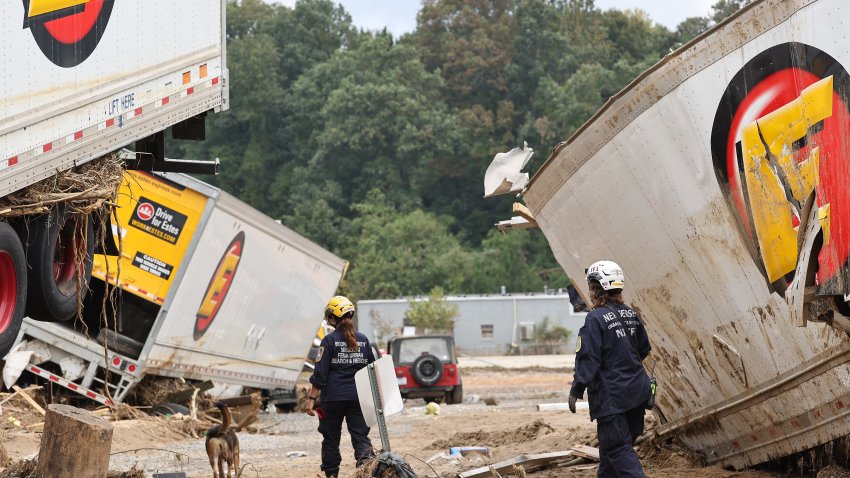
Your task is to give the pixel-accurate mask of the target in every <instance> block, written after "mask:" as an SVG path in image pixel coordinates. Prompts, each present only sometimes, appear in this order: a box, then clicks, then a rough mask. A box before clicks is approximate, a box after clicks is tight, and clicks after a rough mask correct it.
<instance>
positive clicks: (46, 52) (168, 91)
mask: <svg viewBox="0 0 850 478" xmlns="http://www.w3.org/2000/svg"><path fill="white" fill-rule="evenodd" d="M225 10H226V2H225V0H180V1H173V0H145V1H142V0H122V1H120V2H119V1H115V0H24V1H23V2H21V1H10V2H2V4H0V22H2V28H0V44H2V45H3V55H2V58H3V60H2V61H3V66H2V68H0V199H2V198H4V197H5V196H7V195H9V194H12V193H15V192H18V191H20V190H22V189H24V188H26V187H28V186H31V185H33V184H34V183H36V182H39V181H42V180H45V179H48V178H50V177H51V176H54V175H56V174H57V173H58V172H61V171H65V170H68V169H70V168H72V167H75V166H79V165H82V164H84V163H87V162H89V161H91V160H93V159H96V158H99V157H102V156H104V155H106V154H109V153H112V152H115V151H118V150H119V149H121V148H122V147H124V146H127V145H131V146H132V145H135V148H134V149H135V151H136V152H137V155H135V156H134V158H133V159H132V160H131V161H129V166H130V167H131V168H136V169H147V170H157V171H184V172H198V173H199V172H213V171H215V170H216V169H217V162H212V163H206V164H201V163H199V162H191V161H166V159H165V152H164V135H163V131H164V130H165V129H166V128H169V127H171V128H172V132H173V134H174V136H175V137H177V138H183V139H201V138H202V137H203V134H204V128H203V125H204V122H203V120H204V116H205V115H206V114H207V113H208V112H212V111H220V110H223V109H226V108H227V106H228V88H227V84H228V71H227V64H226V53H225V46H226V41H225ZM5 212H8V211H2V210H0V355H2V354H5V353H6V351H8V350H9V348H10V346H11V344H12V342H13V341H14V340H15V337H16V335H17V332H18V328H19V327H20V324H21V320H22V318H23V315H24V311H25V310H28V311H29V314H28V315H30V316H31V317H32V318H34V319H40V320H59V321H67V320H70V319H71V318H72V317H73V316H74V313H73V312H74V310H73V309H74V308H75V307H74V305H73V304H74V303H75V302H76V296H77V293H76V291H75V290H74V289H75V287H74V286H73V285H74V284H73V281H74V275H75V274H74V272H75V271H77V270H78V269H83V270H84V274H83V275H84V276H85V277H84V279H85V280H86V281H87V280H88V267H87V262H89V261H85V262H83V261H81V260H79V259H78V258H77V256H76V255H75V254H73V253H69V252H68V251H72V252H73V251H74V250H76V248H77V247H85V248H86V249H87V250H88V253H89V254H91V244H90V243H91V242H93V241H92V237H93V232H92V226H90V225H89V226H85V227H76V226H78V225H79V222H78V221H76V220H72V219H70V218H69V217H67V213H66V211H64V210H63V209H62V207H61V206H60V207H56V208H54V209H53V211H51V212H50V213H49V214H44V215H42V216H40V217H27V218H22V219H20V220H21V221H26V222H28V223H30V224H31V225H32V228H34V230H35V232H34V233H33V234H32V237H30V238H28V239H26V240H32V241H34V242H32V241H31V242H29V243H28V245H27V247H26V250H25V247H24V245H23V244H22V242H25V241H24V238H23V237H22V236H24V234H22V233H21V228H20V227H19V228H17V230H16V229H15V227H13V226H15V223H14V221H12V220H10V219H4V216H5ZM89 222H91V221H89ZM27 229H31V228H27ZM89 259H90V257H89Z"/></svg>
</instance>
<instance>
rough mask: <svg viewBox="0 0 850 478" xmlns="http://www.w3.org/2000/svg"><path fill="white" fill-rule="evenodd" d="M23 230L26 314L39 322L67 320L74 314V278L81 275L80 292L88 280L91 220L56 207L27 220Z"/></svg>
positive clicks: (92, 241)
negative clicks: (26, 274) (27, 269)
mask: <svg viewBox="0 0 850 478" xmlns="http://www.w3.org/2000/svg"><path fill="white" fill-rule="evenodd" d="M82 221H85V224H82ZM27 229H28V232H27V236H28V237H27V241H26V256H27V264H29V266H30V271H29V278H28V290H29V300H28V301H27V315H29V316H30V317H32V318H34V319H36V320H42V321H51V322H53V321H59V322H64V321H68V320H71V319H72V318H73V317H74V316H75V315H76V313H77V296H78V288H77V286H78V284H77V275H78V274H81V275H82V277H81V278H80V280H81V281H82V284H81V285H82V288H81V290H82V291H83V293H85V291H86V290H87V289H88V283H89V280H90V279H91V269H92V256H93V255H94V227H93V226H92V221H91V220H90V219H88V218H85V217H82V216H80V215H75V214H71V213H70V212H69V211H67V210H66V209H65V207H64V206H61V205H60V206H58V207H55V208H53V209H52V210H51V211H50V213H48V214H44V215H42V216H38V217H37V218H35V219H34V220H32V221H30V222H29V224H28V225H27Z"/></svg>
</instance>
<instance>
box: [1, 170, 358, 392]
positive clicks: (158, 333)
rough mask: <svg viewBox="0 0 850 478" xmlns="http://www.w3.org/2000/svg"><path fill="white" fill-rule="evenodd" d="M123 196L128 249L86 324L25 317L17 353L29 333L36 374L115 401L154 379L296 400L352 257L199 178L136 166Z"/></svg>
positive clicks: (118, 229)
mask: <svg viewBox="0 0 850 478" xmlns="http://www.w3.org/2000/svg"><path fill="white" fill-rule="evenodd" d="M119 192H120V194H119V196H118V202H117V206H118V207H117V210H116V213H115V218H114V219H115V221H114V225H115V228H114V231H113V232H114V233H115V235H116V242H118V240H119V238H120V239H121V241H120V242H121V245H122V250H121V255H120V256H118V257H116V256H105V255H100V254H98V255H96V256H95V258H94V265H93V267H92V269H93V272H92V277H93V279H92V284H91V290H90V292H89V294H88V296H87V298H86V300H85V302H84V303H83V321H82V322H80V321H77V322H72V323H61V322H39V321H36V320H32V319H31V318H29V317H27V318H25V319H24V321H23V325H22V327H21V329H20V332H19V333H18V336H17V338H16V341H15V346H16V350H17V346H18V345H19V344H22V343H23V342H25V341H26V342H27V343H26V344H24V345H23V346H21V348H22V349H23V350H24V351H31V350H36V351H40V352H39V353H36V354H34V355H33V356H31V357H27V359H26V360H28V361H29V363H27V364H26V366H25V368H24V370H26V371H27V372H29V373H30V374H35V375H38V376H40V377H42V378H44V379H46V380H48V381H51V382H54V383H56V384H58V385H60V386H63V387H65V388H68V389H70V390H72V391H74V392H77V393H80V394H82V395H85V396H88V397H89V398H91V399H93V400H97V401H99V402H101V403H105V404H111V403H113V402H120V401H122V400H124V398H125V397H126V396H127V394H128V392H129V391H130V389H131V388H132V387H133V386H134V385H135V384H136V383H138V382H139V381H140V380H141V379H142V378H143V377H144V376H145V375H159V376H166V377H177V378H185V379H191V380H212V381H215V382H217V383H221V384H236V385H242V386H246V387H252V388H256V389H260V390H264V391H267V394H268V395H269V397H270V400H271V401H272V402H275V403H281V404H283V403H289V404H294V403H295V399H296V397H295V385H296V380H297V379H298V376H299V374H300V373H301V371H302V369H303V368H304V360H305V358H306V357H307V355H308V352H309V350H310V346H311V343H312V341H313V339H314V336H315V334H316V328H317V327H318V326H319V324H320V323H321V322H322V317H321V315H322V307H323V306H324V304H325V302H326V301H327V299H328V297H330V296H331V295H333V293H334V291H336V289H337V287H338V285H339V283H340V281H341V280H342V277H343V276H344V274H345V271H346V269H347V267H348V263H347V262H346V261H345V260H343V259H341V258H339V257H337V256H336V255H334V254H332V253H331V252H329V251H327V250H325V249H324V248H322V247H321V246H319V245H318V244H316V243H314V242H312V241H310V240H308V239H307V238H305V237H303V236H301V235H299V234H297V233H296V232H295V231H293V230H291V229H289V228H287V227H286V226H284V225H282V224H280V223H278V222H277V221H275V220H273V219H272V218H270V217H268V216H266V215H264V214H262V213H261V212H259V211H257V210H256V209H254V208H252V207H251V206H249V205H248V204H245V203H244V202H242V201H240V200H239V199H237V198H235V197H233V196H231V195H229V194H227V193H226V192H224V191H221V190H219V189H217V188H214V187H212V186H210V185H208V184H205V183H203V182H201V181H199V180H197V179H195V178H193V177H191V176H187V175H182V174H151V173H145V172H139V171H129V172H127V173H125V180H124V182H123V184H122V186H121V188H120V190H119ZM107 284H109V285H108V286H107ZM104 294H108V298H109V299H110V302H109V303H105V302H104ZM104 304H106V307H107V310H106V311H105V314H104V313H103V312H104V311H103V310H102V307H103V305H104ZM104 318H105V319H106V320H104ZM34 342H35V343H38V344H39V345H38V346H36V345H34ZM45 349H46V350H45ZM107 391H108V393H107Z"/></svg>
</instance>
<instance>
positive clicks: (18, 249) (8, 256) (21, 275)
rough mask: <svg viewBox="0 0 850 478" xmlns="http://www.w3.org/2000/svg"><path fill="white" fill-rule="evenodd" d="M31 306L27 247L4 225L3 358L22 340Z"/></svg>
mask: <svg viewBox="0 0 850 478" xmlns="http://www.w3.org/2000/svg"><path fill="white" fill-rule="evenodd" d="M26 303H27V268H26V257H25V255H24V247H23V246H22V245H21V240H20V239H19V238H18V235H17V234H16V233H15V230H14V229H12V227H11V226H9V225H8V224H6V223H5V222H0V357H3V356H5V355H6V353H7V352H9V350H10V349H11V348H12V345H14V343H15V339H17V338H18V331H19V330H20V329H21V321H23V320H24V310H25V308H26Z"/></svg>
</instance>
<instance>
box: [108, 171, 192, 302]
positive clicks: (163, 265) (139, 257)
mask: <svg viewBox="0 0 850 478" xmlns="http://www.w3.org/2000/svg"><path fill="white" fill-rule="evenodd" d="M207 201H208V198H207V197H206V196H204V195H203V194H201V193H199V192H197V191H195V190H193V189H191V188H187V187H185V186H182V185H180V184H178V183H175V182H173V181H170V180H168V179H166V178H164V177H160V176H157V175H154V174H151V173H146V172H142V171H127V172H126V173H125V174H124V181H123V182H122V184H121V187H120V189H119V190H118V197H117V201H116V202H117V205H118V208H117V209H116V215H117V221H114V222H113V234H114V237H115V243H116V244H118V243H119V241H120V244H121V256H120V257H115V256H103V255H100V254H96V255H95V257H94V264H93V267H92V277H95V278H97V279H100V280H102V281H106V280H108V281H109V282H110V283H112V284H115V285H117V286H119V287H121V289H123V290H125V291H127V292H129V293H132V294H133V295H136V296H137V297H141V298H143V299H145V300H148V301H150V302H153V303H155V304H160V305H161V304H162V303H163V302H164V301H165V297H166V296H167V295H168V293H169V291H170V290H171V285H172V283H173V282H174V280H175V272H177V271H178V270H179V268H180V264H182V263H183V261H184V258H185V256H186V251H187V250H188V248H189V245H190V244H191V242H192V238H193V237H194V235H195V232H196V231H197V228H198V224H199V222H200V220H201V217H202V216H203V213H204V209H205V207H206V205H207ZM119 272H120V275H119ZM107 276H108V277H107Z"/></svg>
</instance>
